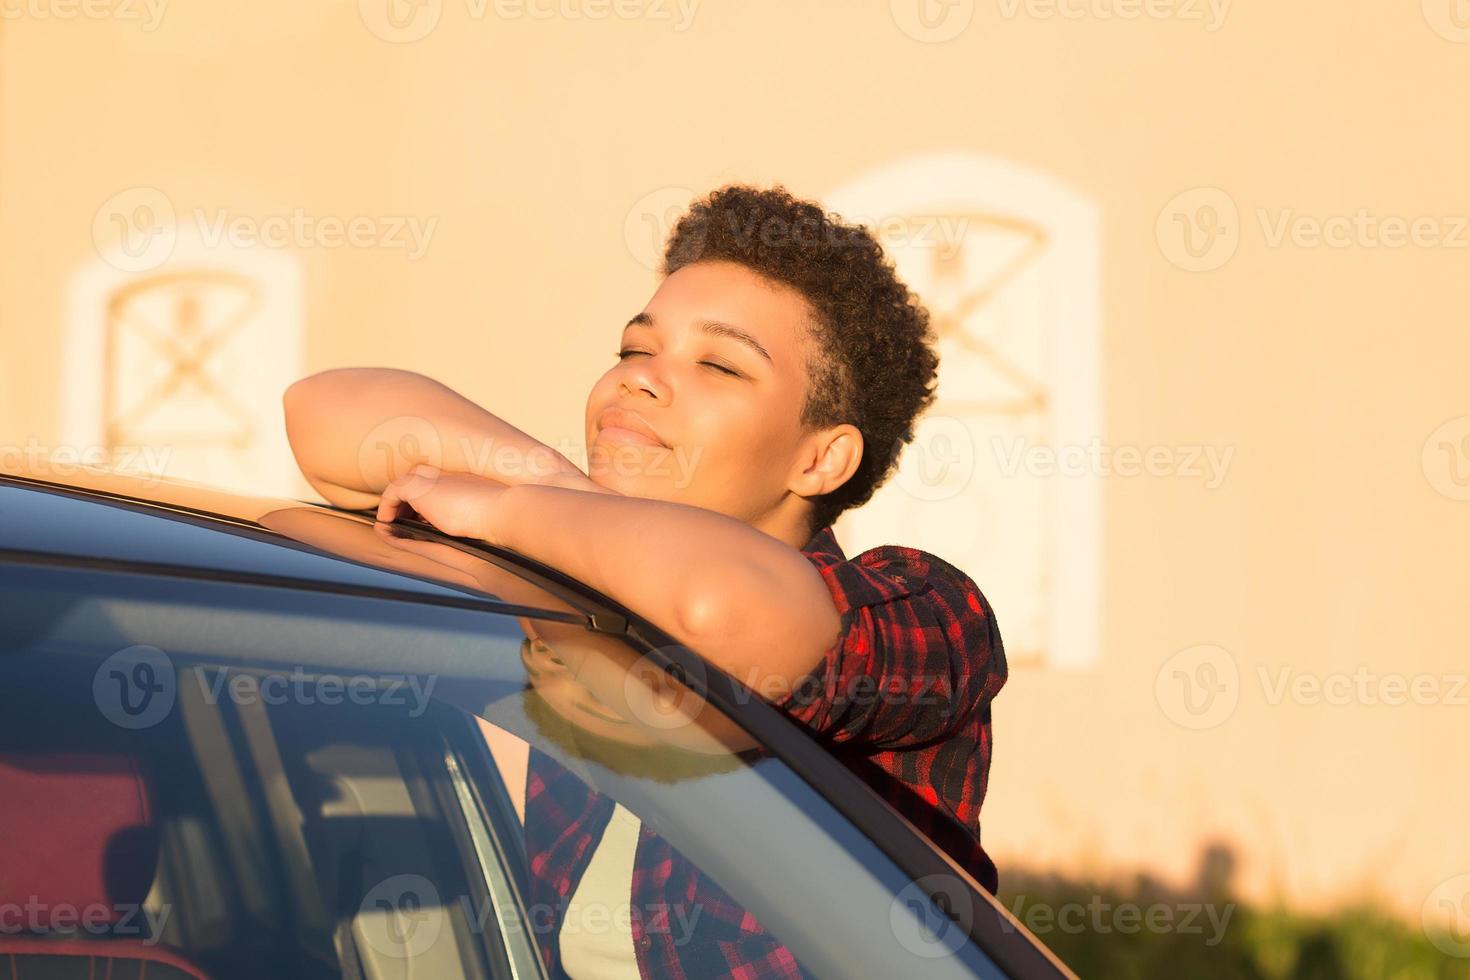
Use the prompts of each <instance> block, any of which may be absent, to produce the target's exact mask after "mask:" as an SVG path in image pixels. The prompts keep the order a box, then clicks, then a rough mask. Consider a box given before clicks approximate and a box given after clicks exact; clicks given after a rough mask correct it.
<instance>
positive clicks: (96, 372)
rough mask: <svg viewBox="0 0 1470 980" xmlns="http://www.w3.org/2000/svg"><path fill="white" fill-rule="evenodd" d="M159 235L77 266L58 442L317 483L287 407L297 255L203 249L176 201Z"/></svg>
mask: <svg viewBox="0 0 1470 980" xmlns="http://www.w3.org/2000/svg"><path fill="white" fill-rule="evenodd" d="M152 193H153V194H155V195H156V194H157V192H152ZM139 207H141V205H140V206H139ZM139 214H140V215H141V214H142V212H141V211H140V212H139ZM144 217H147V218H148V219H149V220H153V219H155V218H156V217H157V211H156V210H154V211H149V212H148V213H147V215H145V216H144ZM151 235H152V237H142V236H139V235H137V234H136V231H134V238H133V239H132V242H131V244H132V246H135V247H130V244H129V240H128V239H127V238H126V236H125V235H124V237H122V238H121V239H118V238H113V239H111V240H107V241H104V240H101V239H99V257H97V258H95V259H93V260H92V261H91V262H89V263H87V264H86V265H85V266H83V267H82V268H81V269H79V270H78V271H77V273H76V274H75V275H74V276H73V277H72V280H71V283H70V287H69V291H68V297H67V300H68V302H67V305H68V312H67V344H66V354H65V356H64V359H63V362H62V375H63V377H62V379H61V384H60V386H59V388H60V391H61V397H62V405H61V441H62V444H63V445H65V446H68V447H70V448H71V449H72V450H73V451H75V452H84V453H85V454H86V456H85V457H84V459H85V461H88V462H100V463H101V464H102V465H106V466H112V467H117V468H121V469H138V470H147V469H156V468H157V466H156V465H155V464H162V475H165V476H168V477H170V478H175V479H184V480H194V481H197V482H201V483H208V484H213V485H216V486H221V487H225V488H229V489H238V490H241V491H245V492H250V493H259V494H264V495H269V496H301V495H304V494H307V493H309V488H308V487H307V485H306V484H305V482H304V481H303V480H302V478H301V476H300V474H299V472H298V471H297V468H296V465H295V462H294V460H293V458H292V456H291V451H290V446H289V444H288V443H287V442H286V436H285V428H284V419H283V417H282V409H281V394H282V392H283V391H284V390H285V388H286V386H287V385H289V384H290V383H291V382H292V381H294V380H296V379H297V378H299V377H300V376H301V373H302V368H301V365H302V353H301V349H302V320H303V294H302V286H301V271H300V263H299V260H298V259H297V258H296V257H295V256H294V255H292V254H291V253H289V252H286V251H283V250H280V249H272V248H266V247H260V246H257V247H255V248H243V247H235V246H232V245H230V244H229V243H228V242H226V241H221V242H219V243H217V244H213V245H210V246H206V245H205V244H204V243H203V242H202V241H200V238H199V236H198V235H197V233H194V232H193V229H192V228H190V227H188V226H187V225H185V224H183V223H180V227H178V228H177V229H176V228H174V227H173V222H172V214H171V209H170V214H169V221H168V224H167V226H166V227H164V226H159V227H158V228H156V229H154V231H153V232H152V233H151ZM145 246H146V247H145Z"/></svg>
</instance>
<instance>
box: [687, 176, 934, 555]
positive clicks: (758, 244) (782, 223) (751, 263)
mask: <svg viewBox="0 0 1470 980" xmlns="http://www.w3.org/2000/svg"><path fill="white" fill-rule="evenodd" d="M713 261H728V262H737V263H739V264H740V265H743V266H745V267H746V268H748V269H751V270H753V271H755V272H757V273H759V274H760V275H762V276H765V277H766V278H768V279H770V280H773V281H775V282H779V283H783V284H785V285H787V286H790V287H792V288H794V289H795V290H796V291H797V292H799V293H800V294H801V295H802V296H803V297H805V298H806V300H807V302H808V304H809V305H810V306H811V308H812V312H813V315H814V316H813V320H812V321H811V323H810V324H809V327H808V341H809V346H810V348H811V350H812V351H813V353H812V355H811V357H809V359H808V362H807V365H806V368H807V379H808V384H807V393H806V401H805V403H804V405H803V406H802V412H801V419H800V421H801V424H802V426H803V427H804V428H805V429H806V430H807V431H809V432H810V431H816V430H817V429H822V428H827V427H830V426H833V425H840V424H842V423H844V422H846V423H850V424H852V425H854V426H856V427H857V429H858V431H859V432H861V433H862V434H863V456H862V461H861V462H860V464H859V465H858V468H857V470H856V471H855V472H854V473H853V475H852V477H851V478H850V479H849V480H848V481H847V482H846V483H844V484H843V485H842V486H841V487H839V488H838V489H836V490H833V491H832V492H830V493H827V494H823V495H822V496H820V497H817V498H815V499H814V504H815V507H814V510H813V512H812V530H813V531H817V530H820V529H822V528H824V527H826V526H828V525H829V524H832V523H833V522H834V521H836V520H837V518H838V517H839V516H841V515H842V513H843V512H844V511H846V510H849V509H851V508H854V507H859V506H861V505H862V504H864V503H866V502H867V501H868V500H869V499H870V498H871V497H872V496H873V493H874V492H875V491H876V490H877V489H878V488H879V487H880V486H882V485H883V483H884V481H885V480H887V479H888V476H889V474H890V473H891V472H892V470H893V469H894V467H895V466H896V465H897V462H898V455H899V452H900V451H901V450H902V448H903V446H904V444H906V443H908V442H911V441H912V440H913V437H914V424H915V422H916V420H917V419H918V417H919V416H920V415H921V414H922V413H923V412H924V410H925V409H927V408H928V407H929V406H930V404H931V403H932V402H933V401H934V387H935V384H936V383H937V375H938V371H939V355H938V354H937V352H936V351H935V349H934V332H933V330H932V329H931V327H930V324H929V311H928V310H927V309H925V307H924V305H923V304H922V303H921V302H920V301H919V299H918V297H917V296H915V295H914V293H913V292H911V291H910V290H909V288H908V287H907V286H906V285H904V283H903V282H902V281H900V280H899V278H898V275H897V273H896V272H895V271H894V267H893V262H892V261H891V260H890V259H888V258H887V257H886V256H885V255H884V253H883V246H882V245H881V244H879V242H878V240H877V239H876V238H875V237H874V236H873V235H872V234H871V233H870V232H869V231H868V229H867V228H866V227H865V226H863V225H861V224H856V225H852V224H844V223H843V221H842V219H841V217H840V216H839V215H835V214H828V213H827V212H826V211H825V210H824V209H823V208H822V207H821V206H820V205H818V204H815V203H813V202H811V201H802V200H798V199H797V198H795V197H793V196H792V195H791V194H790V193H789V192H788V191H787V190H786V188H785V187H783V186H782V185H780V184H776V185H774V186H773V187H771V188H769V189H761V188H757V187H753V186H751V185H748V184H728V185H726V186H724V187H721V188H719V189H717V190H715V191H712V192H711V193H710V194H709V195H708V196H706V197H704V198H702V199H700V200H697V201H695V202H694V203H693V204H691V205H690V207H689V210H688V212H687V213H686V214H685V215H684V216H683V217H682V218H680V220H679V222H678V224H677V225H675V226H674V229H673V232H672V233H671V234H670V236H669V241H668V244H667V245H666V246H665V249H664V260H663V264H662V267H661V268H660V270H659V271H660V274H661V275H663V276H669V275H672V274H673V273H674V272H677V271H678V270H679V269H682V268H683V267H684V266H686V265H692V264H693V263H696V262H713Z"/></svg>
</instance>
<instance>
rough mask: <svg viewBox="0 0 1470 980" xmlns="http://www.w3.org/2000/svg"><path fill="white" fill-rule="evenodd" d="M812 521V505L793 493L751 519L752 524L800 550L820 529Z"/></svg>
mask: <svg viewBox="0 0 1470 980" xmlns="http://www.w3.org/2000/svg"><path fill="white" fill-rule="evenodd" d="M811 522H812V505H811V504H809V503H807V502H806V501H805V500H804V499H803V498H801V497H798V496H796V495H795V494H792V495H791V496H790V497H788V499H786V500H784V501H782V502H781V503H780V504H779V505H777V506H776V507H775V508H774V509H773V510H770V511H767V512H766V513H765V514H763V515H761V516H760V517H759V518H757V519H756V520H753V521H751V522H750V525H751V527H753V528H755V529H756V530H758V531H764V532H766V533H767V534H769V535H770V536H771V537H773V538H776V539H777V540H778V541H784V542H786V543H787V544H789V545H791V547H793V548H795V549H796V550H798V551H800V550H801V549H802V548H803V547H804V546H805V545H806V543H807V542H808V541H810V540H811V539H812V535H813V534H814V533H816V531H817V530H819V529H818V528H814V527H812V523H811Z"/></svg>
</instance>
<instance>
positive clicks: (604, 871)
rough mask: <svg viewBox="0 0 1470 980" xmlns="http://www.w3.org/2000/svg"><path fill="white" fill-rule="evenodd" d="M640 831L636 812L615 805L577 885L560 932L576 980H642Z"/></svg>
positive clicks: (568, 966) (567, 966) (568, 968)
mask: <svg viewBox="0 0 1470 980" xmlns="http://www.w3.org/2000/svg"><path fill="white" fill-rule="evenodd" d="M640 827H642V823H641V821H639V819H638V818H637V817H636V816H634V815H633V813H632V812H631V811H629V810H627V809H625V808H624V807H623V805H622V804H621V803H615V804H614V805H613V813H612V817H611V818H610V819H609V820H608V822H607V828H606V829H605V830H603V832H602V839H601V840H600V841H598V842H597V847H596V849H595V850H594V851H593V852H592V861H591V862H590V863H589V864H588V865H587V870H586V871H584V872H582V880H581V881H579V882H577V890H576V892H575V893H574V894H573V895H572V900H571V902H570V903H569V904H568V905H567V913H566V916H565V917H564V918H563V919H562V923H561V933H560V934H559V938H560V941H561V965H562V969H564V970H566V972H567V975H568V976H570V977H572V980H641V978H640V975H639V973H638V956H637V953H636V952H635V951H634V949H633V927H632V924H631V922H630V916H631V914H632V905H633V852H634V851H636V850H637V849H638V830H639V828H640Z"/></svg>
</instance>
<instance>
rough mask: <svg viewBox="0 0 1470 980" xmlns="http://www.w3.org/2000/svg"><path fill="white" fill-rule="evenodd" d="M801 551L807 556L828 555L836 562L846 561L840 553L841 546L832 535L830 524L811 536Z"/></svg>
mask: <svg viewBox="0 0 1470 980" xmlns="http://www.w3.org/2000/svg"><path fill="white" fill-rule="evenodd" d="M801 550H802V552H803V553H804V554H806V555H808V556H814V555H830V556H832V557H834V558H836V559H837V560H838V561H846V560H847V556H846V555H844V554H843V553H842V546H841V545H839V544H838V543H837V535H836V534H835V533H833V531H832V525H831V524H828V525H827V526H826V527H824V528H822V529H821V530H820V531H817V532H816V533H815V534H813V535H812V536H811V540H809V541H808V542H807V543H806V545H805V546H803V547H802V549H801Z"/></svg>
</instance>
